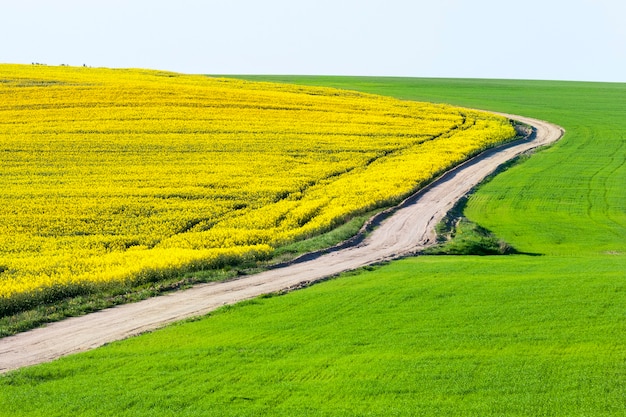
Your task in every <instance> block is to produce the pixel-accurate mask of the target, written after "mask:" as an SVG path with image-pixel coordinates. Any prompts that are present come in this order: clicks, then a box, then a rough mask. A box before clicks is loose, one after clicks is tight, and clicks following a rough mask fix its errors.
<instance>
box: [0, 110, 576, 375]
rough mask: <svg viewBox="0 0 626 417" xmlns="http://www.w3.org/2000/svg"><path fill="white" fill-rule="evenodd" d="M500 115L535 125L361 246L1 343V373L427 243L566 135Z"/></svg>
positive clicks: (426, 193) (410, 203)
mask: <svg viewBox="0 0 626 417" xmlns="http://www.w3.org/2000/svg"><path fill="white" fill-rule="evenodd" d="M502 115H503V116H505V117H508V118H510V119H514V120H518V121H520V122H523V123H526V124H528V125H531V126H533V127H534V131H535V132H534V134H533V135H532V136H531V137H530V138H528V139H525V140H520V141H516V142H512V143H510V144H506V145H503V146H500V147H498V148H494V149H491V150H488V151H485V152H484V153H482V154H480V155H478V156H477V157H475V158H473V159H471V160H470V161H467V162H465V163H464V164H462V165H460V166H458V167H456V168H454V169H453V170H451V171H449V172H448V173H446V174H445V175H443V176H442V177H441V178H439V179H438V180H436V181H435V182H434V183H433V184H431V185H430V186H428V187H427V188H425V189H424V190H421V191H420V192H418V193H417V194H416V195H414V196H412V197H411V198H409V199H407V200H406V201H405V202H404V203H402V204H401V205H400V206H399V207H398V208H397V210H395V211H393V213H392V214H390V215H389V216H388V217H387V218H385V219H384V220H382V221H381V223H380V225H379V226H378V227H377V228H376V229H375V230H374V231H373V232H372V233H371V234H369V236H368V237H367V238H366V239H364V240H363V241H361V242H360V243H358V244H356V245H354V246H351V247H347V248H344V249H340V250H336V251H332V252H329V253H326V254H323V255H320V256H318V257H314V258H313V259H310V260H305V261H302V262H297V263H292V264H290V265H288V266H285V267H282V268H276V269H271V270H268V271H265V272H261V273H259V274H255V275H251V276H246V277H243V278H240V279H237V280H232V281H227V282H221V283H209V284H201V285H197V286H195V287H193V288H190V289H188V290H184V291H179V292H175V293H171V294H167V295H163V296H159V297H155V298H150V299H147V300H144V301H140V302H137V303H133V304H125V305H120V306H117V307H113V308H109V309H106V310H102V311H99V312H96V313H91V314H88V315H85V316H80V317H73V318H69V319H66V320H63V321H60V322H56V323H52V324H49V325H47V326H45V327H41V328H38V329H34V330H30V331H28V332H24V333H19V334H17V335H14V336H10V337H5V338H2V339H0V373H4V372H7V371H10V370H13V369H17V368H21V367H24V366H29V365H34V364H38V363H43V362H48V361H52V360H54V359H56V358H59V357H61V356H65V355H68V354H71V353H76V352H82V351H86V350H89V349H93V348H96V347H98V346H102V345H104V344H105V343H109V342H112V341H115V340H121V339H125V338H127V337H130V336H134V335H137V334H140V333H143V332H146V331H150V330H154V329H156V328H159V327H162V326H164V325H166V324H168V323H171V322H174V321H177V320H182V319H185V318H189V317H194V316H201V315H204V314H206V313H208V312H209V311H211V310H214V309H216V308H218V307H220V306H223V305H225V304H232V303H236V302H238V301H242V300H246V299H250V298H254V297H257V296H259V295H261V294H267V293H272V292H276V291H281V290H285V289H289V288H294V287H297V286H299V285H301V284H303V283H308V282H313V281H316V280H320V279H323V278H326V277H329V276H333V275H336V274H339V273H341V272H344V271H348V270H353V269H356V268H359V267H362V266H365V265H371V264H374V263H378V262H382V261H386V260H391V259H396V258H399V257H402V256H407V255H410V254H413V253H415V252H417V251H419V250H421V249H423V248H424V247H426V246H429V245H431V244H433V243H434V241H435V231H434V227H435V225H436V224H437V223H438V222H439V221H440V220H441V219H442V218H443V216H445V214H446V213H447V212H448V211H449V210H450V209H451V208H452V206H453V205H454V204H455V202H456V201H458V200H459V199H460V198H461V197H463V196H464V195H465V194H467V193H468V192H469V191H470V190H471V189H472V188H473V187H475V186H476V185H477V184H478V183H479V182H480V181H481V180H482V179H483V178H485V177H486V176H487V175H489V174H490V173H492V172H493V171H495V170H496V169H497V167H498V166H500V165H501V164H503V163H504V162H506V161H508V160H510V159H512V158H514V157H515V156H517V155H519V154H521V153H524V152H527V151H529V150H531V149H533V148H536V147H539V146H544V145H548V144H550V143H552V142H555V141H557V140H558V139H560V138H561V137H562V135H563V133H564V130H563V129H562V128H560V127H559V126H556V125H553V124H551V123H548V122H544V121H541V120H535V119H530V118H527V117H522V116H514V115H509V114H502Z"/></svg>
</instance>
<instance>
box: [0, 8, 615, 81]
mask: <svg viewBox="0 0 626 417" xmlns="http://www.w3.org/2000/svg"><path fill="white" fill-rule="evenodd" d="M0 2H1V3H0V4H1V6H2V7H1V8H0V39H2V43H1V44H0V62H3V63H31V62H41V63H47V64H50V65H53V64H54V65H57V64H69V65H82V64H87V65H89V66H103V67H140V68H153V69H163V70H172V71H178V72H185V73H203V74H324V75H389V76H413V77H467V78H514V79H550V80H581V81H619V82H626V23H624V22H626V1H624V0H525V1H515V2H513V1H508V2H507V1H506V0H499V1H498V0H427V1H426V0H414V1H408V0H405V1H402V0H359V1H357V0H315V1H308V0H307V1H298V0H258V1H253V0H206V1H200V0H105V1H101V0H93V1H89V0H54V1H53V0H45V1H44V0H12V1H9V0H0Z"/></svg>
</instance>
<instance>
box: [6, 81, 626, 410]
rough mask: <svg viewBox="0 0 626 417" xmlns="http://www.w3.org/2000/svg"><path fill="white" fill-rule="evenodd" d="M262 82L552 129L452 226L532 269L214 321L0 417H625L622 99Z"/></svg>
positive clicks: (70, 366) (376, 275)
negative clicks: (560, 131) (544, 144)
mask: <svg viewBox="0 0 626 417" xmlns="http://www.w3.org/2000/svg"><path fill="white" fill-rule="evenodd" d="M270 78H271V80H272V81H285V82H297V83H307V84H317V85H329V86H337V87H343V88H351V89H358V90H362V91H367V92H373V93H379V94H388V95H393V96H396V97H400V98H404V99H417V100H427V101H434V102H446V103H451V104H457V105H463V106H469V107H475V108H481V109H486V110H497V111H504V112H511V113H518V114H522V115H525V116H531V117H537V118H541V119H545V120H549V121H551V122H554V123H557V124H559V125H561V126H563V127H564V128H565V129H566V131H567V134H566V136H565V137H564V138H563V139H562V140H561V141H560V142H559V143H557V144H556V145H554V146H553V147H551V148H549V149H546V150H542V151H540V152H538V153H536V154H535V155H533V156H532V157H531V158H529V159H528V160H525V161H524V162H523V163H520V164H517V165H514V166H513V167H511V168H509V169H508V170H506V171H505V172H503V173H501V174H499V175H498V176H496V177H495V178H493V179H492V180H491V181H489V182H488V183H487V184H485V185H484V186H483V187H481V188H480V189H479V190H478V191H477V192H476V193H475V194H473V195H472V197H471V198H470V199H469V202H468V205H467V209H466V212H465V214H466V215H467V216H468V217H469V218H470V219H471V220H473V221H474V222H476V223H478V224H479V225H481V226H483V227H485V228H487V229H489V230H490V231H491V232H492V233H494V234H495V235H496V236H498V237H500V238H502V239H504V240H505V241H506V242H507V243H509V244H510V245H511V246H513V247H514V248H515V249H517V250H518V251H520V252H524V253H527V254H534V255H539V256H533V255H510V256H485V257H478V256H457V257H453V256H422V257H417V258H411V259H405V260H402V261H398V262H393V263H391V264H388V265H384V266H380V267H377V268H370V269H371V270H368V271H361V272H359V273H350V274H345V275H344V276H343V277H341V278H339V279H335V280H331V281H327V282H324V283H320V284H317V285H314V286H312V287H311V288H308V289H305V290H302V291H297V292H293V293H289V294H287V295H284V296H276V297H264V298H259V299H255V300H253V301H250V302H245V303H241V304H239V305H237V306H233V307H226V308H223V309H222V310H220V311H218V312H215V313H213V314H211V315H209V316H208V317H206V318H203V319H199V320H196V321H191V322H186V323H181V324H177V325H174V326H170V327H168V328H166V329H163V330H160V331H157V332H153V333H150V334H146V335H143V336H140V337H137V338H133V339H130V340H127V341H123V342H116V343H112V344H110V345H108V346H105V347H103V348H100V349H96V350H94V351H91V352H87V353H84V354H79V355H74V356H71V357H66V358H63V359H60V360H57V361H55V362H52V363H49V364H44V365H40V366H35V367H32V368H27V369H23V370H21V371H17V372H12V373H9V374H7V375H4V376H2V377H0V415H2V416H4V415H6V416H66V415H81V416H91V415H99V416H102V415H115V416H155V415H156V416H260V415H264V416H265V415H272V416H457V415H458V416H624V415H626V401H625V398H626V336H625V335H626V242H625V240H626V239H624V237H625V236H626V190H625V188H626V187H624V184H625V183H626V165H625V164H624V162H625V157H626V147H625V146H624V144H625V143H626V128H625V127H624V126H623V123H624V116H625V115H626V100H624V97H626V84H602V83H573V82H542V81H496V80H437V79H400V78H351V77H342V78H336V77H328V78H325V77H316V78H311V77H265V79H270ZM255 79H260V77H255Z"/></svg>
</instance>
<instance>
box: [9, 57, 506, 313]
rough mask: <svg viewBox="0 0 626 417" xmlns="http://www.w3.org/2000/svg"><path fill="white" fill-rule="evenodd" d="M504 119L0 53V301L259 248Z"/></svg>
mask: <svg viewBox="0 0 626 417" xmlns="http://www.w3.org/2000/svg"><path fill="white" fill-rule="evenodd" d="M514 136H515V131H514V129H513V128H512V126H511V125H510V123H509V122H508V121H507V120H506V119H504V118H502V117H499V116H495V115H491V114H488V113H483V112H478V111H473V110H468V109H462V108H457V107H451V106H446V105H435V104H428V103H418V102H411V101H402V100H397V99H393V98H389V97H381V96H376V95H369V94H364V93H356V92H349V91H342V90H336V89H331V88H320V87H302V86H292V85H281V84H273V83H261V82H250V81H243V80H233V79H219V78H210V77H205V76H191V75H182V74H176V73H169V72H159V71H148V70H114V69H93V68H72V67H48V66H38V65H33V66H25V65H0V155H1V156H0V189H2V193H1V194H0V310H1V311H10V310H12V309H14V307H15V306H17V305H19V304H20V303H21V302H23V301H24V300H29V299H31V300H32V299H41V298H42V297H43V298H45V294H47V293H49V292H50V291H51V290H53V291H57V292H59V291H60V292H61V293H63V291H64V289H65V288H67V289H71V288H76V287H88V288H92V287H98V286H100V285H109V284H110V283H114V282H129V281H130V282H145V281H148V280H157V279H159V277H162V276H167V275H171V274H175V273H179V272H182V271H188V270H194V269H203V268H212V267H216V266H219V265H223V264H224V263H226V262H231V261H236V260H238V259H261V258H266V257H269V256H271V254H272V251H273V250H274V248H276V247H279V246H281V245H284V244H287V243H289V242H293V241H296V240H300V239H305V238H307V237H310V236H313V235H316V234H320V233H323V232H325V231H328V230H329V229H331V228H333V227H336V226H337V225H339V224H341V223H342V222H345V221H346V220H347V219H349V218H350V217H351V216H354V215H356V214H360V213H364V212H367V211H369V210H372V209H376V208H380V207H385V206H389V205H391V204H393V203H396V202H398V201H400V200H401V199H402V198H404V197H406V196H407V195H409V194H410V193H411V192H414V191H415V190H416V189H418V188H420V187H422V186H423V185H424V184H426V183H427V182H428V181H430V180H432V179H433V177H435V176H436V175H438V174H440V173H441V172H442V171H445V170H446V169H447V168H449V167H451V166H453V165H455V164H458V163H460V162H462V161H463V160H466V159H467V158H468V157H470V156H472V155H474V154H476V153H478V152H480V151H481V150H484V149H486V148H488V147H491V146H494V145H496V144H499V143H502V142H504V141H506V140H509V139H512V138H513V137H514ZM68 292H71V291H68Z"/></svg>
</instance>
